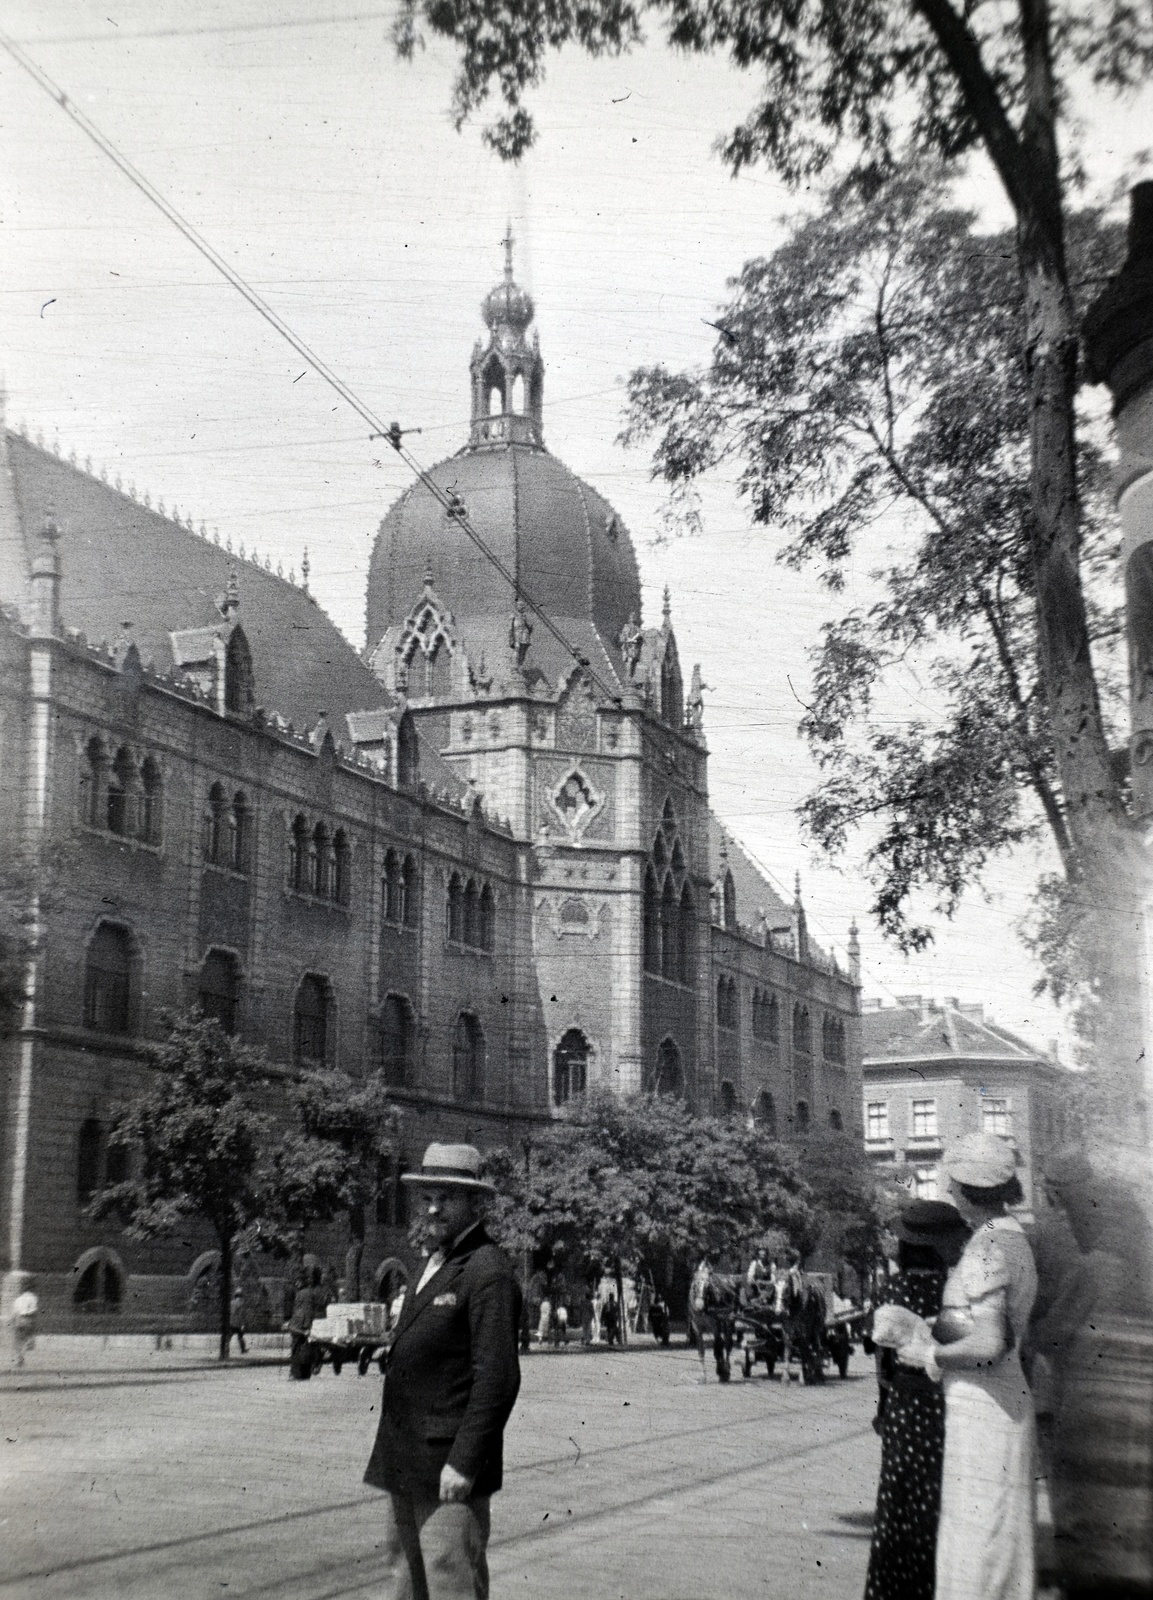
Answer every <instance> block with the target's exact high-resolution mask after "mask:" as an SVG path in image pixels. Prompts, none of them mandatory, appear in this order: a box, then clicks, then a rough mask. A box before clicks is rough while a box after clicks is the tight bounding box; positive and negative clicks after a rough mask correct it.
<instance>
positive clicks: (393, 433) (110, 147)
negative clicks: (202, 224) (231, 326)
mask: <svg viewBox="0 0 1153 1600" xmlns="http://www.w3.org/2000/svg"><path fill="white" fill-rule="evenodd" d="M0 48H3V49H4V50H5V51H6V52H7V53H8V55H10V56H11V57H12V59H13V61H15V62H16V64H17V65H18V66H19V67H21V68H22V69H23V70H24V71H25V72H26V73H28V75H29V76H30V77H31V78H32V79H33V81H34V82H35V83H36V84H38V85H39V87H40V88H41V89H43V90H44V92H45V93H46V94H47V95H49V96H50V97H51V98H52V99H53V100H54V101H55V102H56V104H57V105H58V106H59V107H60V109H61V110H62V111H63V112H64V113H65V115H66V116H68V117H69V118H70V119H71V120H72V121H73V122H74V123H75V125H76V126H77V127H78V128H79V129H80V130H81V132H82V133H83V134H85V136H86V137H87V138H89V139H90V140H91V141H92V143H93V144H95V145H96V147H97V149H98V150H100V151H101V152H102V154H103V155H105V156H107V158H108V159H109V160H110V161H111V162H112V163H113V165H114V166H116V167H117V168H119V170H120V171H121V172H122V173H123V175H124V176H125V177H126V178H127V179H128V181H129V182H130V183H131V184H132V185H133V186H134V188H136V189H138V190H139V191H140V193H141V194H142V195H143V196H144V197H145V199H146V200H148V201H149V202H150V203H151V204H152V205H154V206H155V207H156V209H157V210H158V211H159V212H160V213H161V214H162V215H163V216H164V217H166V218H167V220H168V221H169V222H170V223H171V224H172V226H173V227H174V228H176V230H177V231H178V232H179V233H180V234H181V235H182V236H183V237H184V238H185V239H186V240H187V242H188V243H189V244H190V245H192V247H193V249H195V250H196V251H198V252H199V253H200V254H201V255H202V256H203V257H204V258H205V260H206V261H208V262H209V263H210V264H211V265H212V266H213V267H214V268H215V269H216V271H217V272H219V273H220V274H221V276H222V277H224V278H226V279H227V281H228V282H229V283H230V284H231V285H232V287H233V288H234V289H235V290H236V291H237V293H238V294H240V295H242V296H243V298H244V299H245V300H246V301H247V302H248V304H249V305H250V306H251V307H252V309H253V310H254V311H255V312H256V313H257V314H258V315H259V316H260V317H262V318H263V319H264V321H265V322H267V323H268V325H269V326H270V327H271V328H272V329H273V330H274V331H275V332H276V333H278V334H279V335H280V337H281V338H282V339H284V340H285V341H286V342H287V343H288V344H290V345H291V346H292V348H293V349H294V350H295V351H296V353H297V354H298V355H299V356H300V358H301V359H302V360H303V361H305V362H307V363H308V365H309V366H310V367H311V368H312V370H313V371H314V372H315V373H316V374H317V375H318V376H319V377H320V378H322V379H323V380H324V382H325V383H327V384H328V386H329V387H330V388H331V389H332V390H333V391H334V392H335V393H336V394H337V395H339V397H340V398H341V399H342V400H343V401H344V402H345V404H346V405H349V406H351V407H352V409H353V410H354V411H355V412H356V413H357V415H358V416H359V417H361V418H362V419H363V420H364V421H365V422H367V423H368V425H369V428H370V430H371V432H370V434H369V437H370V439H375V438H380V439H386V440H387V441H388V442H389V444H391V446H392V448H393V449H394V450H395V451H396V453H397V455H398V456H399V457H400V459H401V460H402V461H403V462H404V463H405V465H406V466H407V467H408V468H409V470H410V471H411V472H412V473H413V474H414V476H415V477H416V478H417V479H419V481H420V482H421V483H422V484H424V486H425V488H426V489H428V491H429V493H430V494H432V495H433V497H434V498H435V499H436V500H437V501H439V503H440V504H441V505H442V506H443V507H444V509H445V511H446V512H447V513H448V515H449V517H450V518H451V519H452V520H453V521H454V522H456V523H457V525H458V526H459V527H460V529H461V531H462V532H463V533H464V534H465V535H466V536H467V537H468V538H469V539H470V540H471V541H472V543H473V544H474V545H475V546H476V547H477V549H478V550H479V551H480V553H481V554H482V555H483V556H484V557H485V559H486V560H487V561H488V562H489V563H490V564H491V565H492V566H493V567H494V568H495V569H496V571H497V572H499V573H500V575H501V577H503V578H504V580H505V582H506V583H507V584H508V585H509V587H510V589H511V590H512V594H513V599H514V602H515V601H521V602H523V603H524V605H525V606H527V607H528V609H529V610H531V611H532V612H533V614H534V615H535V616H536V617H537V618H538V619H539V620H540V622H541V623H542V624H543V626H544V627H545V629H546V630H547V631H548V632H549V633H550V634H551V635H552V636H553V638H554V639H555V640H556V642H557V643H558V644H559V645H560V646H561V648H562V649H563V650H564V651H565V652H566V654H567V655H569V656H570V657H571V659H572V660H573V661H574V662H575V663H576V664H577V665H578V666H579V667H581V669H582V670H583V671H584V672H585V673H586V674H587V676H588V677H589V678H590V680H591V681H592V682H593V683H594V684H596V686H597V687H598V688H599V689H600V691H601V693H602V694H603V695H605V696H606V697H607V698H608V699H609V700H610V701H612V702H613V704H614V705H617V706H620V705H622V704H623V696H622V695H621V693H620V690H619V688H617V687H615V686H613V685H611V684H609V683H607V682H606V681H605V679H604V678H603V677H602V676H600V675H599V674H598V673H597V671H596V669H595V668H594V667H593V665H592V662H591V661H590V660H589V658H588V656H586V655H585V654H584V653H583V652H582V651H580V650H578V649H577V648H576V646H575V645H573V644H572V643H570V641H569V640H568V639H567V638H566V637H565V635H564V634H563V633H562V632H561V630H560V629H559V628H558V627H557V625H556V623H555V622H553V620H552V618H551V617H550V616H549V614H548V612H547V611H546V610H545V609H544V607H543V606H542V605H541V604H540V603H539V602H538V601H537V600H536V599H535V598H534V597H533V595H532V594H531V593H530V592H529V591H528V590H527V589H526V588H525V587H524V585H523V584H522V583H521V581H520V579H519V578H517V576H516V575H515V574H514V573H512V572H510V571H509V569H508V567H507V566H506V565H505V563H504V562H503V561H502V560H501V559H500V557H499V555H498V554H497V553H496V551H495V550H493V549H492V547H491V545H489V544H488V542H487V541H486V540H485V539H484V537H483V536H482V535H481V533H480V532H479V531H478V530H477V529H476V527H474V525H473V523H472V521H471V519H470V518H469V516H468V511H467V508H466V507H465V506H464V504H463V502H462V501H461V499H460V497H459V496H458V495H457V494H456V493H455V492H454V491H452V490H449V489H444V488H442V487H441V485H440V484H439V483H437V481H436V479H435V478H433V476H432V474H431V473H430V472H428V471H427V470H426V468H425V467H423V466H422V465H421V463H420V462H419V461H418V460H417V458H416V456H415V455H414V454H413V452H412V451H411V450H410V449H409V447H408V446H407V445H406V444H405V443H404V437H403V434H404V430H402V429H401V428H400V427H399V425H398V424H396V423H392V424H389V425H386V424H385V423H384V422H383V421H382V420H381V418H380V417H379V416H378V415H377V414H376V412H375V411H373V409H372V407H371V406H369V405H368V404H367V402H366V401H364V400H362V399H361V398H360V396H359V395H358V394H357V393H356V392H355V391H354V390H353V389H352V387H351V386H350V385H349V384H348V383H346V382H345V380H344V379H343V378H342V377H340V375H339V374H338V373H336V372H334V371H333V369H332V368H331V367H330V366H329V365H328V363H327V362H326V361H325V360H324V359H323V357H321V356H320V355H318V354H317V352H316V351H315V350H313V349H312V347H311V345H309V344H307V343H306V342H305V340H304V339H302V338H301V336H300V335H299V334H298V333H297V332H296V331H295V329H293V328H291V327H290V326H289V324H288V323H287V322H285V320H284V318H283V317H281V316H280V315H279V313H278V312H276V311H275V310H273V308H272V306H270V305H269V304H268V302H267V300H265V299H264V297H263V296H262V295H261V294H259V293H258V292H257V290H256V289H254V288H253V287H252V285H251V284H250V283H249V282H248V281H247V280H246V279H245V278H244V277H243V276H242V274H241V273H239V272H238V271H237V270H236V268H235V267H233V266H231V265H230V264H229V262H228V261H226V260H225V259H224V257H223V256H222V255H221V254H220V252H219V251H218V250H216V249H215V248H214V247H213V245H211V244H210V243H209V242H208V240H207V239H205V238H204V236H203V235H202V234H201V233H200V232H199V231H198V230H197V229H196V228H195V227H194V226H193V225H192V223H191V222H189V221H188V219H187V218H186V217H184V216H183V215H182V214H181V212H179V211H178V210H177V209H176V207H175V206H174V205H173V204H172V202H171V201H170V200H168V199H167V197H166V196H165V195H164V194H162V193H161V191H160V190H159V189H157V188H156V186H155V184H153V183H152V182H151V181H150V180H149V179H148V178H146V177H145V176H144V174H143V173H142V172H141V171H140V170H139V169H138V168H137V167H135V166H134V165H133V163H132V162H131V161H130V160H129V159H128V157H127V156H126V155H124V154H123V153H122V152H121V151H120V150H119V149H118V147H117V146H116V145H115V144H113V142H112V140H111V139H109V138H108V136H107V135H106V134H105V133H104V132H102V130H101V129H100V128H98V127H97V125H96V124H95V123H94V122H93V121H92V119H91V118H90V117H89V116H87V115H86V114H85V112H83V111H82V110H81V109H80V107H79V106H78V105H76V104H75V102H74V101H72V100H71V99H70V98H69V96H68V94H67V93H66V92H65V91H64V90H63V89H62V88H61V87H60V85H59V84H58V83H56V82H55V80H54V79H52V78H51V77H49V75H48V73H47V72H45V71H44V69H43V68H42V67H41V66H40V65H39V63H38V62H36V61H34V60H33V59H32V57H31V56H30V55H29V54H28V53H27V51H26V50H24V49H23V48H22V47H21V46H20V45H19V44H18V43H17V42H16V40H15V39H12V38H11V37H9V35H7V34H5V33H3V32H2V31H0ZM409 431H413V430H409Z"/></svg>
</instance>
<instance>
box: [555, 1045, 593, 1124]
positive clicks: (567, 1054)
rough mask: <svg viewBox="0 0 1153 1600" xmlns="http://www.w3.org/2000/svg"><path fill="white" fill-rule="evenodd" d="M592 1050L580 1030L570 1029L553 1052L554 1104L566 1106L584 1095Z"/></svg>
mask: <svg viewBox="0 0 1153 1600" xmlns="http://www.w3.org/2000/svg"><path fill="white" fill-rule="evenodd" d="M590 1054H591V1050H590V1048H589V1042H588V1040H587V1039H586V1038H585V1036H584V1034H583V1033H582V1032H581V1031H580V1029H579V1028H570V1029H569V1030H568V1032H567V1033H566V1034H565V1036H564V1038H563V1039H562V1040H561V1041H560V1043H559V1044H558V1045H557V1047H556V1049H555V1050H554V1051H553V1058H552V1098H553V1104H554V1105H558V1106H563V1105H566V1104H567V1103H568V1102H569V1101H570V1100H574V1099H576V1098H578V1097H579V1096H580V1095H582V1094H584V1093H585V1091H586V1089H587V1088H588V1067H589V1056H590Z"/></svg>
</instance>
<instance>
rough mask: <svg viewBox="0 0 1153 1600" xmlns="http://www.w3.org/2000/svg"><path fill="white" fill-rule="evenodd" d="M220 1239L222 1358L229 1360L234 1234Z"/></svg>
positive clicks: (221, 1235) (224, 1235)
mask: <svg viewBox="0 0 1153 1600" xmlns="http://www.w3.org/2000/svg"><path fill="white" fill-rule="evenodd" d="M218 1238H219V1240H220V1359H221V1361H227V1360H228V1355H229V1352H230V1350H231V1348H232V1235H231V1234H230V1233H221V1234H219V1235H218Z"/></svg>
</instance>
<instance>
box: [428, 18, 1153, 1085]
mask: <svg viewBox="0 0 1153 1600" xmlns="http://www.w3.org/2000/svg"><path fill="white" fill-rule="evenodd" d="M646 15H651V16H653V17H655V18H658V19H659V20H660V21H661V22H662V23H663V25H664V28H665V32H666V36H667V38H668V40H669V42H670V43H671V44H672V45H674V46H676V47H678V48H681V49H685V50H692V51H697V52H708V51H723V52H727V53H728V54H729V55H730V57H731V58H732V60H733V61H734V62H735V63H736V64H737V65H738V66H740V67H743V68H755V69H757V70H759V72H760V73H761V79H762V94H761V97H760V99H759V100H758V102H757V104H756V105H755V106H754V108H753V110H752V112H751V113H750V115H749V117H748V118H747V119H746V120H745V121H744V122H743V123H742V124H741V125H740V126H739V127H738V128H736V129H735V130H734V131H733V132H732V133H731V134H730V135H729V136H728V137H727V138H726V139H725V141H724V143H723V153H724V155H725V157H726V159H727V160H728V162H729V164H730V165H731V167H732V168H733V169H734V170H739V169H740V168H741V167H743V166H745V165H747V164H748V163H750V162H754V161H758V160H763V161H766V162H767V163H768V164H769V165H770V166H772V167H773V168H774V169H775V170H776V172H777V173H778V174H780V175H781V177H782V178H783V179H784V180H785V181H786V182H789V183H791V184H794V185H799V184H801V183H804V182H807V181H811V180H813V179H814V178H816V177H819V176H820V175H822V174H827V173H828V172H829V170H830V169H831V168H834V167H838V168H839V169H840V170H842V171H847V172H848V173H849V174H850V176H851V178H852V180H853V181H855V182H856V183H857V184H858V185H859V186H860V187H861V188H862V190H863V191H864V192H867V191H868V189H869V188H870V187H871V186H874V185H875V184H876V183H877V182H878V181H879V180H881V179H882V178H884V177H886V176H888V175H889V174H891V173H892V172H893V171H894V170H895V169H897V168H898V167H899V166H900V165H901V164H902V163H903V162H904V161H905V160H906V159H908V157H909V155H910V153H911V154H912V155H913V156H924V155H926V154H931V155H935V156H940V157H944V158H946V159H948V160H955V159H956V158H958V157H961V156H963V155H965V154H966V153H967V152H970V151H973V150H975V149H978V148H979V149H981V150H983V151H984V153H985V155H986V156H987V157H988V160H989V162H990V163H991V165H992V168H993V170H994V171H995V172H996V174H997V177H998V179H999V181H1000V184H1001V188H1002V190H1003V192H1004V195H1005V197H1006V198H1007V200H1008V202H1009V204H1010V205H1011V207H1012V209H1013V212H1014V216H1015V219H1016V228H1015V233H1014V256H1015V261H1016V265H1017V269H1018V272H1019V274H1020V279H1021V300H1022V319H1021V338H1020V344H1021V351H1022V360H1023V366H1024V374H1025V391H1026V405H1027V415H1028V430H1029V457H1030V461H1029V494H1028V510H1027V517H1026V519H1025V527H1024V530H1023V533H1024V550H1023V555H1024V558H1025V559H1026V560H1027V562H1028V564H1029V566H1030V569H1031V579H1030V584H1031V589H1032V594H1033V597H1034V606H1035V626H1036V637H1037V660H1038V671H1039V682H1040V685H1041V692H1042V696H1043V702H1044V707H1045V718H1046V721H1047V723H1048V728H1049V737H1050V740H1051V747H1052V751H1053V759H1054V764H1055V768H1056V772H1057V774H1058V775H1059V779H1060V784H1061V791H1062V797H1063V805H1064V817H1065V826H1066V827H1067V829H1068V833H1069V838H1070V841H1071V843H1072V845H1073V846H1074V848H1075V850H1076V873H1077V878H1078V882H1079V884H1080V896H1081V901H1082V903H1083V904H1084V905H1085V906H1086V907H1094V908H1097V910H1098V912H1099V913H1101V912H1102V908H1105V909H1104V911H1103V921H1104V923H1105V924H1106V926H1107V931H1106V934H1105V939H1104V942H1105V943H1106V944H1107V945H1111V946H1112V947H1113V950H1114V954H1115V955H1116V956H1118V957H1123V956H1124V954H1125V952H1126V951H1128V950H1132V948H1133V946H1134V945H1135V943H1136V940H1135V939H1134V936H1133V931H1132V930H1133V928H1134V926H1135V922H1136V907H1137V888H1136V884H1137V878H1138V870H1139V869H1138V867H1137V862H1136V855H1135V851H1134V848H1133V840H1132V834H1131V830H1130V828H1129V820H1128V815H1127V810H1126V805H1125V796H1124V793H1123V790H1122V785H1121V782H1120V781H1119V777H1118V774H1117V772H1116V770H1115V768H1114V765H1113V763H1112V761H1111V758H1110V752H1109V747H1108V741H1107V738H1106V730H1105V726H1104V720H1103V717H1102V711H1101V703H1100V697H1099V694H1098V688H1097V682H1096V679H1095V676H1094V671H1093V662H1092V653H1091V649H1090V644H1091V640H1090V624H1089V617H1088V609H1087V606H1086V603H1085V595H1084V591H1083V587H1082V582H1081V568H1080V560H1081V544H1082V531H1083V530H1082V502H1081V493H1080V485H1079V482H1078V475H1077V450H1076V444H1075V437H1076V420H1075V412H1074V402H1075V394H1076V389H1077V383H1078V328H1077V320H1076V312H1075V307H1074V300H1073V295H1072V292H1071V287H1070V274H1069V268H1068V256H1067V193H1068V183H1067V179H1068V174H1069V161H1070V157H1069V153H1068V152H1065V153H1064V155H1063V153H1062V151H1061V146H1060V139H1061V132H1062V118H1063V117H1064V116H1065V114H1066V112H1067V110H1068V108H1069V107H1070V105H1071V104H1072V102H1073V100H1074V94H1073V79H1074V76H1075V74H1077V73H1078V72H1079V73H1081V74H1082V75H1083V77H1084V78H1086V79H1090V80H1092V81H1093V82H1094V83H1095V84H1096V86H1097V87H1098V89H1100V90H1102V91H1106V92H1114V93H1117V94H1120V93H1124V92H1126V91H1128V90H1132V89H1134V88H1135V87H1137V86H1138V85H1140V84H1141V83H1142V82H1143V81H1144V80H1145V79H1146V78H1147V76H1148V74H1149V71H1150V68H1151V67H1153V14H1151V13H1150V11H1149V9H1148V7H1146V6H1141V7H1138V6H1134V5H1131V4H1129V3H1128V0H1099V3H1098V4H1096V5H1093V6H1088V7H1087V6H1084V5H1082V4H1079V3H1078V0H1064V3H1056V4H1054V3H1053V0H1007V3H1005V4H1000V3H998V4H994V3H992V0H976V3H975V4H966V5H964V6H960V7H959V6H957V5H955V4H954V3H952V0H855V3H854V4H852V5H845V4H844V3H842V0H765V3H764V4H763V5H760V6H758V7H752V8H750V7H749V6H747V5H744V4H741V3H739V0H588V3H584V4H580V5H577V4H573V3H572V0H557V3H555V4H549V5H548V6H545V7H540V6H538V7H525V6H523V5H520V4H518V3H515V0H449V3H444V0H404V4H403V6H402V10H401V14H400V18H399V20H398V24H397V33H396V38H397V42H398V46H399V48H400V50H401V51H402V53H411V52H412V51H413V50H414V49H415V48H416V46H417V44H418V42H419V37H420V30H421V27H422V25H423V26H425V27H427V28H429V29H430V30H431V31H433V32H435V33H438V34H441V35H443V36H445V37H448V38H450V39H452V40H453V41H454V42H455V43H456V44H457V46H458V48H459V50H460V55H461V66H460V71H459V74H458V77H457V80H456V85H455V95H454V112H455V116H456V120H457V122H458V124H459V123H461V122H463V121H464V119H465V118H467V117H468V116H469V115H470V114H471V113H472V112H473V111H474V110H475V109H476V108H477V107H479V106H481V105H482V104H483V103H484V102H485V101H486V99H487V98H488V97H489V95H490V94H491V93H492V92H493V90H494V89H495V90H496V91H497V93H498V94H499V95H500V97H501V99H502V100H503V102H504V106H505V112H504V114H503V115H502V116H501V117H500V118H499V120H498V121H497V122H496V123H495V124H493V125H492V126H490V127H489V128H488V129H487V131H486V138H487V139H488V140H489V142H490V143H491V144H493V145H494V147H495V148H496V149H498V150H499V151H500V152H501V153H502V154H504V155H506V156H512V157H515V156H517V155H519V154H520V153H521V152H522V151H523V150H524V149H525V148H527V146H528V145H529V144H530V143H531V142H532V138H533V133H534V130H533V125H532V119H531V117H530V116H529V114H528V112H527V111H526V109H525V107H524V104H523V100H524V96H525V93H526V91H527V90H529V89H530V88H531V87H532V86H533V85H535V84H537V83H539V82H540V80H541V77H542V75H543V72H544V64H545V60H546V57H547V55H548V53H549V52H550V51H552V50H556V49H559V48H560V47H562V46H563V45H566V44H577V45H578V46H580V47H582V48H584V49H585V50H587V51H590V52H592V53H593V54H598V53H599V54H603V53H615V52H619V51H621V50H624V49H627V48H628V47H629V46H630V45H633V44H635V43H636V42H638V41H639V40H640V38H641V36H642V19H643V18H644V16H646ZM1063 162H1064V163H1065V164H1064V165H1063ZM1074 164H1075V162H1074ZM1137 977H1138V975H1137V972H1136V970H1135V966H1133V967H1132V968H1131V969H1130V970H1128V971H1124V972H1123V973H1122V974H1121V979H1120V982H1118V983H1117V985H1116V986H1115V988H1114V991H1113V994H1112V996H1111V1000H1112V1002H1113V1004H1112V1006H1111V1008H1110V1009H1111V1011H1112V1012H1113V1014H1114V1018H1115V1020H1116V1021H1117V1022H1118V1023H1119V1024H1120V1023H1121V1022H1122V1019H1123V1018H1125V1019H1127V1022H1128V1026H1127V1027H1126V1026H1120V1027H1119V1031H1118V1032H1117V1033H1116V1034H1115V1036H1114V1038H1113V1041H1112V1055H1113V1065H1114V1067H1115V1068H1116V1069H1117V1070H1119V1071H1120V1072H1122V1073H1124V1074H1127V1075H1131V1073H1132V1061H1133V1060H1134V1059H1135V1057H1136V1055H1137V1054H1138V1049H1137V1041H1138V1035H1137V1032H1136V1021H1137V1019H1136V1014H1135V1012H1134V1010H1133V1009H1132V1001H1131V1000H1127V995H1128V992H1129V991H1130V990H1132V991H1133V993H1136V992H1137V989H1138V982H1137ZM1127 1006H1128V1010H1127V1009H1126V1008H1127ZM1133 1087H1134V1094H1135V1095H1136V1094H1137V1093H1139V1090H1138V1089H1137V1085H1136V1083H1135V1082H1134V1085H1133Z"/></svg>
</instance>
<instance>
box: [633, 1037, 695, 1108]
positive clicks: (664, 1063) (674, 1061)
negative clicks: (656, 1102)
mask: <svg viewBox="0 0 1153 1600" xmlns="http://www.w3.org/2000/svg"><path fill="white" fill-rule="evenodd" d="M641 1087H642V1088H643V1090H644V1092H645V1093H646V1094H660V1095H669V1096H671V1097H674V1098H675V1097H677V1096H679V1095H681V1094H683V1093H684V1087H685V1079H684V1073H683V1071H682V1069H681V1053H680V1051H679V1050H678V1049H677V1046H676V1043H675V1042H674V1041H673V1040H672V1039H662V1040H661V1042H660V1046H659V1048H658V1050H657V1054H656V1060H655V1061H654V1062H653V1065H652V1069H651V1071H648V1072H646V1073H645V1081H644V1082H643V1083H642V1086H641Z"/></svg>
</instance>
